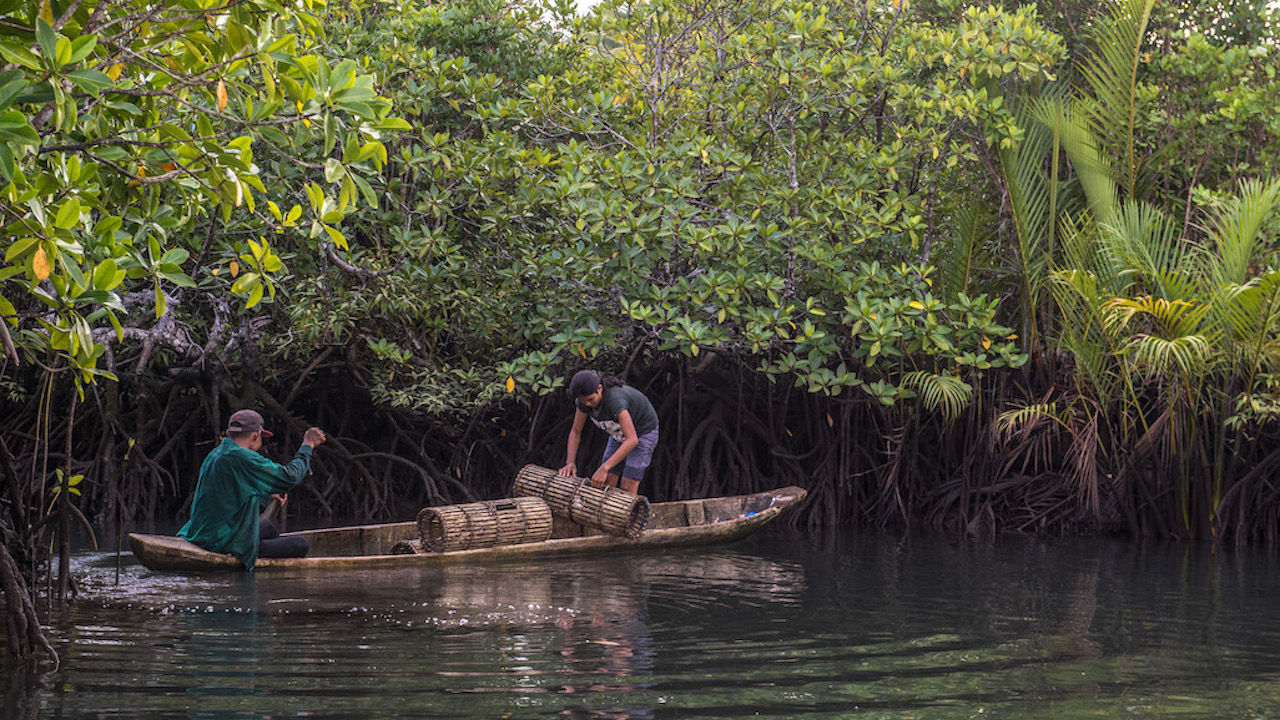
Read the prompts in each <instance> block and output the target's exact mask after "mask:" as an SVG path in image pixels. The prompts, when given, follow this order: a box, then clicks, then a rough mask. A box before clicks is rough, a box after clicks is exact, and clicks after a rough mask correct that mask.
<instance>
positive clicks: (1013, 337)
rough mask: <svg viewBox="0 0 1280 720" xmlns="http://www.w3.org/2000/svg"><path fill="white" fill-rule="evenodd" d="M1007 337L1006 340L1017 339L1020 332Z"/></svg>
mask: <svg viewBox="0 0 1280 720" xmlns="http://www.w3.org/2000/svg"><path fill="white" fill-rule="evenodd" d="M1005 339H1006V340H1017V339H1018V333H1014V334H1012V335H1010V336H1009V337H1007V338H1005Z"/></svg>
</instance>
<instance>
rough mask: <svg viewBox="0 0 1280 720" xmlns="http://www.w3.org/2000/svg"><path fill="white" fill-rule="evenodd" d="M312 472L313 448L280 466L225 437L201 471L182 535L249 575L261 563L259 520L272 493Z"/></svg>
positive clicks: (303, 449)
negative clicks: (229, 558) (235, 559)
mask: <svg viewBox="0 0 1280 720" xmlns="http://www.w3.org/2000/svg"><path fill="white" fill-rule="evenodd" d="M310 472H311V446H310V445H302V446H301V447H299V448H298V452H297V454H296V455H294V456H293V460H290V461H289V464H288V465H281V464H279V463H276V462H273V461H271V460H270V459H268V458H266V457H263V456H262V455H259V454H258V453H256V452H254V451H252V450H246V449H244V448H242V447H240V446H239V445H237V444H235V442H234V441H232V440H231V439H230V438H224V439H223V440H222V443H221V444H220V445H218V447H216V448H214V449H213V452H211V453H209V457H206V458H205V459H204V464H203V465H201V466H200V479H199V480H198V481H197V482H196V495H195V498H194V499H193V500H192V501H191V520H189V521H188V522H187V524H186V525H183V526H182V529H181V530H179V531H178V536H179V537H184V538H186V539H188V540H190V541H191V542H193V543H195V544H196V545H199V546H200V547H202V548H204V549H205V550H210V551H212V552H220V553H230V554H232V555H235V556H236V557H238V558H240V562H242V563H244V566H245V567H246V568H248V569H250V570H252V569H253V566H254V564H255V563H257V561H258V515H259V513H261V512H262V504H263V503H264V502H265V501H266V500H267V498H269V497H271V495H272V493H283V492H288V491H289V490H290V489H291V488H293V487H294V486H295V485H297V484H298V483H300V482H302V479H303V478H305V477H306V476H307V474H308V473H310Z"/></svg>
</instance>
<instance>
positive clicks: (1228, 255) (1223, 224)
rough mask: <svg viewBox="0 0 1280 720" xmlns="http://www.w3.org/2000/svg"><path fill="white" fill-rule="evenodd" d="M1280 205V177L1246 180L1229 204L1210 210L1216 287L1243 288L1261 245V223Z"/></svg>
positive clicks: (1208, 225) (1209, 221) (1208, 228)
mask: <svg viewBox="0 0 1280 720" xmlns="http://www.w3.org/2000/svg"><path fill="white" fill-rule="evenodd" d="M1278 204H1280V178H1278V179H1276V180H1273V181H1271V182H1270V183H1265V184H1264V183H1263V182H1262V181H1260V180H1246V181H1244V182H1243V183H1241V187H1240V192H1239V193H1238V194H1237V195H1236V196H1235V197H1234V198H1232V199H1231V201H1230V202H1228V203H1227V204H1226V205H1224V206H1222V207H1220V208H1215V209H1212V210H1210V213H1209V218H1208V220H1207V221H1206V223H1205V229H1206V230H1207V231H1208V234H1209V237H1210V238H1212V239H1213V241H1214V246H1215V247H1214V249H1215V250H1216V254H1215V255H1214V256H1213V258H1214V260H1216V262H1214V263H1212V267H1213V268H1214V270H1215V272H1214V277H1213V280H1214V281H1215V283H1216V284H1219V285H1226V284H1236V285H1243V284H1245V282H1247V281H1248V279H1249V266H1250V264H1251V263H1252V262H1253V260H1254V257H1253V255H1254V252H1255V250H1256V248H1257V245H1258V232H1259V230H1261V229H1262V223H1263V222H1265V221H1266V219H1267V217H1268V216H1269V215H1271V213H1273V212H1275V210H1276V207H1277V205H1278Z"/></svg>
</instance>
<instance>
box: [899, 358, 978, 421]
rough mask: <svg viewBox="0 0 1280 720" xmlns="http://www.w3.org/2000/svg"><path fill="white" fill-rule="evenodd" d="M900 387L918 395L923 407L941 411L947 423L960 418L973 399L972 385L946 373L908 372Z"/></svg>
mask: <svg viewBox="0 0 1280 720" xmlns="http://www.w3.org/2000/svg"><path fill="white" fill-rule="evenodd" d="M902 385H903V387H906V388H910V389H912V390H915V391H916V392H917V393H919V394H920V399H921V401H922V402H923V403H924V406H925V407H926V408H927V409H929V410H932V411H941V412H942V416H943V417H944V418H946V419H947V421H948V422H950V421H952V420H955V419H956V418H958V417H960V415H961V414H962V413H964V409H965V408H966V407H968V405H969V400H970V399H971V398H972V397H973V386H972V385H970V384H969V383H967V382H965V381H963V380H961V379H960V378H958V377H956V376H954V375H950V374H948V373H942V374H940V375H938V374H934V373H931V372H924V371H917V372H910V373H907V374H906V375H904V376H903V377H902Z"/></svg>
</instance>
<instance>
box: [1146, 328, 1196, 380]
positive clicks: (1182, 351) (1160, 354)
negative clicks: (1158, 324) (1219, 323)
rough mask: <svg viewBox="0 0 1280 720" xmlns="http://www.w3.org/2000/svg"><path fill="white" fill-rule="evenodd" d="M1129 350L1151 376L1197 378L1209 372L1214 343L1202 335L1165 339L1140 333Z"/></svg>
mask: <svg viewBox="0 0 1280 720" xmlns="http://www.w3.org/2000/svg"><path fill="white" fill-rule="evenodd" d="M1130 350H1131V351H1132V353H1133V357H1134V362H1135V363H1136V364H1137V366H1138V367H1140V368H1143V369H1145V370H1146V372H1147V374H1148V376H1151V377H1155V376H1161V375H1178V376H1183V377H1196V376H1200V375H1202V374H1203V373H1204V372H1205V371H1206V370H1207V367H1208V364H1209V359H1210V355H1211V354H1212V342H1211V340H1210V338H1207V337H1205V336H1203V335H1183V336H1180V337H1175V338H1163V337H1160V336H1158V335H1150V334H1146V333H1141V334H1138V335H1135V336H1134V337H1133V339H1132V340H1131V341H1130Z"/></svg>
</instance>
